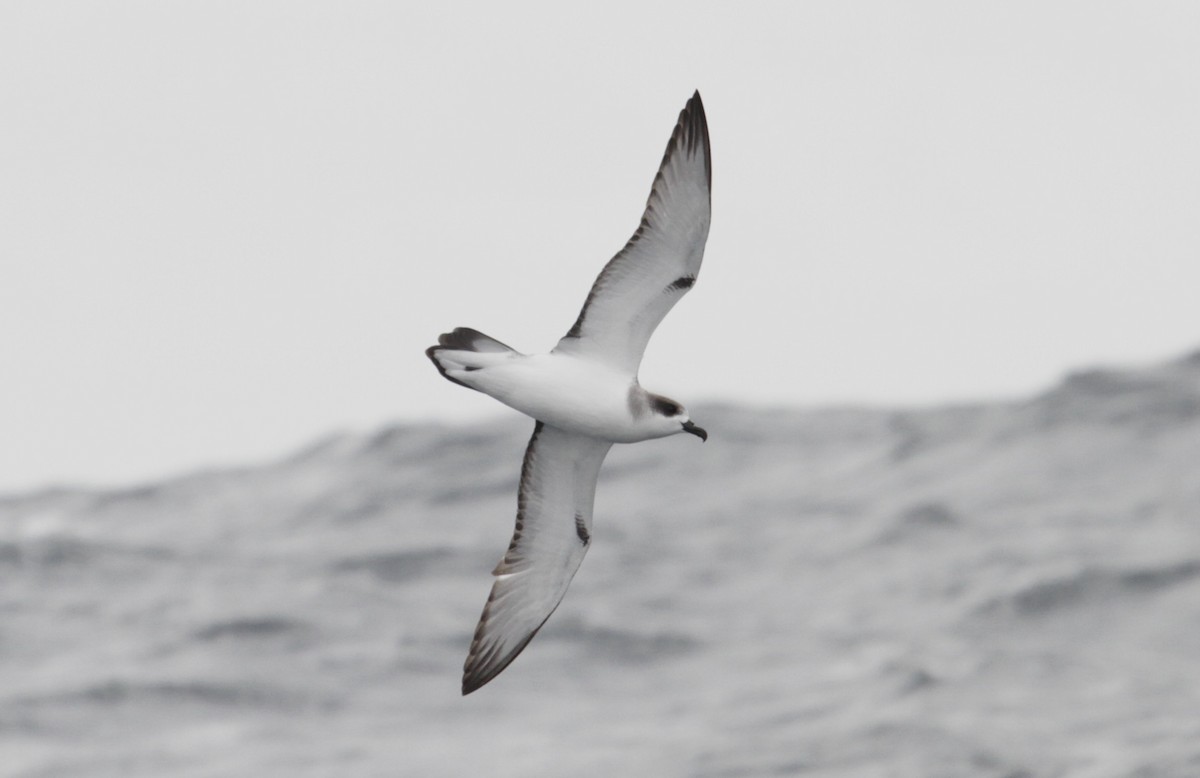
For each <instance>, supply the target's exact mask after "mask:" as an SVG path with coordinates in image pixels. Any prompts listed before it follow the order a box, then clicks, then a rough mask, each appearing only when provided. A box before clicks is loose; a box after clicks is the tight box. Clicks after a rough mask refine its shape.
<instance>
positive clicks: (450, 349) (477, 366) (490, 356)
mask: <svg viewBox="0 0 1200 778" xmlns="http://www.w3.org/2000/svg"><path fill="white" fill-rule="evenodd" d="M519 355H520V352H519V351H517V350H516V349H514V348H510V347H509V346H506V345H504V344H503V343H501V342H500V341H498V340H496V339H495V338H490V337H488V336H487V335H484V334H483V333H482V332H479V331H478V330H473V329H471V328H470V327H458V328H456V329H455V330H454V331H453V332H446V333H443V334H441V335H439V336H438V345H436V346H430V347H429V348H427V349H425V356H427V357H429V359H430V360H431V361H432V362H433V364H434V367H436V368H437V369H438V372H439V373H441V374H442V377H443V378H445V379H446V380H447V381H453V382H454V383H456V384H458V385H460V386H465V387H467V388H468V389H474V388H475V387H473V386H471V385H470V384H469V383H467V380H469V379H467V374H468V373H471V372H474V371H476V370H482V369H483V368H485V367H488V366H489V365H495V364H499V363H500V362H503V361H505V360H507V359H509V358H510V357H513V356H519Z"/></svg>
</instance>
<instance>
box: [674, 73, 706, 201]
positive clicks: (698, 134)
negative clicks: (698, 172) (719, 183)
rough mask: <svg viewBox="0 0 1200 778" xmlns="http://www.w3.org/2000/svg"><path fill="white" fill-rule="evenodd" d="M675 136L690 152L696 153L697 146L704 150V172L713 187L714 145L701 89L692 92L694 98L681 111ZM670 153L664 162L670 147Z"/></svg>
mask: <svg viewBox="0 0 1200 778" xmlns="http://www.w3.org/2000/svg"><path fill="white" fill-rule="evenodd" d="M675 138H678V139H679V143H680V144H681V146H682V147H683V148H685V149H687V152H688V154H694V153H695V152H696V149H697V147H699V148H700V149H701V150H702V151H703V152H704V172H705V174H706V178H707V181H708V188H709V189H710V190H711V189H712V146H711V145H710V143H709V139H708V116H706V115H705V113H704V101H703V100H701V99H700V90H699V89H697V90H696V91H694V92H693V93H692V98H691V99H690V100H688V101H687V105H685V106H684V107H683V110H682V111H680V113H679V123H678V124H677V125H676V127H675V137H673V138H672V141H674V140H675ZM667 151H668V153H667V155H666V156H665V157H664V158H663V162H664V163H665V162H666V159H667V158H668V157H670V148H669V147H668V149H667Z"/></svg>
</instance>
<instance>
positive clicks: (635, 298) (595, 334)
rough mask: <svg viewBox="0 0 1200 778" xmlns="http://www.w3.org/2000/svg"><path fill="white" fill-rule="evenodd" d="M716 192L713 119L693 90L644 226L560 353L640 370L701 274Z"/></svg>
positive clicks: (605, 273) (600, 281) (597, 288)
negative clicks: (661, 327) (662, 326)
mask: <svg viewBox="0 0 1200 778" xmlns="http://www.w3.org/2000/svg"><path fill="white" fill-rule="evenodd" d="M711 189H712V152H711V150H710V148H709V142H708V122H707V120H706V119H705V116H704V105H703V104H702V103H701V102H700V93H699V92H696V94H694V95H693V96H692V99H691V100H689V101H688V103H687V105H686V106H685V107H684V109H683V112H682V113H680V114H679V122H678V123H677V124H676V125H675V131H674V132H673V133H672V134H671V140H670V142H668V143H667V151H666V153H665V154H664V155H663V161H662V165H661V166H660V167H659V170H658V175H657V176H656V177H655V178H654V186H653V187H652V188H651V190H650V198H649V200H647V202H646V212H645V213H644V214H643V215H642V223H641V224H640V225H639V226H638V228H637V232H635V233H633V237H632V238H630V239H629V242H628V243H626V244H625V248H623V249H621V252H620V253H619V254H617V255H616V256H615V257H613V258H612V259H611V260H609V263H608V264H607V265H605V266H604V270H602V271H601V272H600V275H599V277H597V278H596V283H594V284H593V285H592V290H591V292H589V293H588V297H587V301H586V302H585V303H584V304H583V310H582V311H580V312H579V318H578V319H577V320H576V321H575V325H574V326H573V327H571V330H570V332H568V333H567V334H566V337H564V338H563V339H562V340H560V341H559V342H558V346H557V347H555V349H554V350H555V351H556V352H563V353H569V354H577V355H580V356H586V357H587V358H588V359H593V360H597V361H602V362H604V363H606V364H609V365H612V366H613V367H616V368H618V369H621V370H625V371H627V372H629V373H630V374H631V375H634V374H636V373H637V369H638V365H639V364H641V361H642V354H643V352H645V350H646V344H647V343H648V342H649V341H650V336H651V335H652V334H654V329H655V328H656V327H657V326H658V323H659V322H661V321H662V319H663V317H664V316H666V315H667V311H669V310H671V307H672V306H673V305H675V302H676V301H677V300H679V298H680V297H682V296H683V295H684V294H686V293H687V291H688V289H691V288H692V284H694V283H695V282H696V276H697V275H699V273H700V262H701V260H703V258H704V243H705V241H706V240H707V239H708V225H709V221H710V214H711V197H710V191H711Z"/></svg>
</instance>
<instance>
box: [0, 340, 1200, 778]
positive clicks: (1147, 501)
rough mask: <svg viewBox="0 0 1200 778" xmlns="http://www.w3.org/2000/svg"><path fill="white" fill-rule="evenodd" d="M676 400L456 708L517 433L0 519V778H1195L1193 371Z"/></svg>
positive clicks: (622, 455) (1164, 368) (1199, 635)
mask: <svg viewBox="0 0 1200 778" xmlns="http://www.w3.org/2000/svg"><path fill="white" fill-rule="evenodd" d="M695 415H696V417H697V419H698V421H700V422H701V423H702V424H704V426H705V427H707V428H708V430H709V432H710V439H709V442H708V443H707V444H700V442H699V441H697V440H696V439H694V438H692V437H690V436H678V437H676V438H672V439H667V440H662V441H656V442H650V443H644V444H638V445H636V446H618V447H616V448H614V450H613V453H612V454H611V455H610V457H609V460H608V462H607V463H606V465H605V468H604V471H603V472H602V475H601V482H600V488H599V490H598V496H597V502H596V519H595V526H594V530H593V543H592V547H591V550H590V552H589V555H588V558H587V559H586V560H585V561H584V564H583V567H582V568H581V569H580V572H579V574H578V576H577V577H576V579H575V582H574V584H573V585H572V588H571V591H570V592H568V594H567V597H566V599H565V600H564V602H563V604H562V606H561V607H560V608H559V609H558V611H557V612H556V614H555V615H554V617H553V618H552V619H551V620H550V622H549V623H548V624H547V625H546V627H545V628H544V629H543V630H542V632H541V633H540V634H539V635H538V637H537V638H536V639H535V640H534V641H533V642H532V643H531V644H530V646H529V648H528V649H527V650H526V651H525V653H524V654H523V655H522V656H521V657H519V658H518V659H517V660H516V662H514V663H513V665H512V666H510V667H509V668H508V670H506V671H505V672H504V673H503V674H502V675H501V676H500V677H499V678H497V679H496V680H495V681H493V682H492V683H491V684H489V685H488V686H486V687H484V688H483V689H481V690H480V691H478V692H476V693H475V694H473V695H471V696H469V697H466V698H464V697H462V696H460V694H459V679H460V672H461V666H462V662H463V659H464V657H465V653H466V649H467V645H468V643H469V641H470V637H471V633H472V631H473V630H474V627H475V622H476V620H477V618H478V616H479V612H480V610H481V608H482V606H483V602H484V599H485V598H486V596H487V592H488V589H489V587H490V583H491V579H490V575H489V573H490V570H491V568H492V567H493V565H494V564H495V563H496V561H497V560H498V559H499V557H500V555H501V554H502V552H503V551H504V549H505V547H506V545H507V543H508V539H509V536H510V534H511V532H512V523H513V516H514V513H515V505H516V480H517V471H518V468H519V462H520V457H521V454H522V452H523V449H524V446H525V443H526V440H527V438H528V435H529V432H530V429H531V427H532V423H530V422H527V421H525V420H520V419H517V418H515V417H509V418H507V419H505V420H502V421H497V422H495V423H490V424H486V425H483V426H478V427H473V428H465V427H453V428H450V427H438V426H393V427H388V428H385V429H381V430H379V431H378V432H377V433H375V434H371V435H341V436H334V437H330V438H328V439H326V440H323V441H320V442H318V443H317V444H315V445H314V446H312V447H311V448H309V449H307V450H305V451H302V452H299V453H297V454H295V455H293V456H290V457H288V458H286V459H283V460H281V461H279V462H276V463H273V464H270V465H267V466H263V467H258V468H249V469H239V470H228V471H219V472H205V473H196V474H191V475H185V476H182V477H179V478H175V479H172V480H169V481H165V482H162V483H153V484H146V485H144V486H140V487H138V488H133V489H125V490H119V491H103V492H100V491H84V490H71V489H62V490H57V491H49V492H40V493H35V494H23V495H8V496H5V497H3V498H0V775H4V776H21V777H22V778H33V777H34V776H39V777H46V778H49V777H50V776H64V777H65V776H89V777H91V776H100V777H104V776H275V775H278V776H329V775H352V776H409V775H412V776H468V775H488V776H494V777H495V778H501V777H503V776H531V775H533V776H563V775H622V776H628V775H653V776H709V777H712V778H716V777H717V776H728V777H730V778H732V777H734V776H770V775H805V776H831V777H832V776H837V777H839V778H841V777H845V778H851V777H853V778H872V777H874V776H879V777H880V778H885V777H887V778H890V777H892V776H900V777H906V776H912V777H913V778H939V777H942V776H945V777H947V778H949V777H951V776H982V777H983V778H1035V777H1036V778H1049V777H1051V776H1072V777H1076V776H1077V777H1079V778H1085V777H1086V778H1100V777H1102V776H1126V777H1128V778H1195V777H1196V776H1200V356H1193V357H1190V358H1185V359H1181V360H1178V361H1175V362H1172V363H1169V364H1165V365H1161V366H1158V367H1155V368H1152V369H1144V370H1139V371H1107V370H1093V371H1087V372H1081V373H1077V374H1073V375H1071V376H1069V377H1068V378H1067V379H1065V380H1064V381H1063V382H1062V383H1061V384H1059V385H1058V386H1056V387H1054V388H1053V389H1051V390H1049V391H1047V392H1045V393H1043V394H1040V395H1038V396H1036V397H1031V398H1026V399H1021V400H1016V401H1012V402H1008V403H998V404H990V405H977V406H960V407H947V408H932V409H922V410H903V409H902V410H877V409H856V408H827V409H814V410H783V409H744V408H735V407H708V408H703V407H701V408H697V409H695Z"/></svg>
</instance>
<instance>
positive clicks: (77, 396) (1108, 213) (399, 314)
mask: <svg viewBox="0 0 1200 778" xmlns="http://www.w3.org/2000/svg"><path fill="white" fill-rule="evenodd" d="M1197 52H1200V4H1195V3H1190V2H1177V3H1141V2H1137V3H1134V2H1130V3H1111V2H1076V3H1048V2H1030V3H1012V2H1006V3H969V4H968V3H958V2H944V3H909V4H896V3H820V4H817V3H810V4H800V3H791V4H784V3H779V4H754V3H740V4H736V5H735V4H716V3H713V4H703V3H644V2H638V3H608V4H605V6H604V7H603V9H600V8H595V7H593V8H590V9H583V10H580V9H577V8H568V7H566V6H565V5H563V4H555V3H537V4H507V3H506V4H441V5H438V6H436V7H433V6H432V5H431V6H430V7H419V6H416V5H415V4H413V5H408V4H396V3H390V2H337V3H333V2H329V3H312V2H297V1H296V0H286V1H280V2H254V3H244V2H204V3H200V2H191V3H187V2H179V3H161V2H137V3H134V2H110V3H103V4H100V3H86V2H15V3H5V4H3V5H0V225H2V226H0V263H2V267H3V275H2V278H0V369H2V370H3V374H2V376H0V491H11V490H16V489H25V488H31V487H36V486H41V485H46V484H51V483H85V484H119V483H127V482H132V481H137V480H140V479H145V478H150V477H157V476H160V475H163V474H167V473H172V472H177V471H182V470H185V469H188V468H191V467H195V466H199V465H213V464H224V463H230V464H236V463H241V462H248V461H255V460H259V459H262V458H269V457H272V456H275V455H278V454H282V453H285V452H286V451H287V450H289V449H290V448H291V447H294V446H297V445H299V444H302V443H304V442H306V441H308V440H310V439H312V438H313V437H315V436H318V435H320V434H322V433H325V432H328V431H331V430H335V429H342V428H361V429H366V428H370V427H372V426H375V425H378V424H380V423H383V422H385V421H390V420H397V419H404V420H420V419H445V420H463V419H472V418H479V417H482V416H485V415H487V414H501V413H505V412H508V411H506V410H505V409H503V408H501V407H500V406H498V405H495V403H494V402H493V401H491V400H489V399H488V398H486V397H483V396H481V395H478V394H475V393H472V392H468V391H466V390H463V389H460V388H459V387H456V386H453V385H451V384H449V383H447V382H446V381H444V380H442V379H441V378H440V377H439V376H438V375H437V373H436V372H435V371H434V369H433V368H432V366H430V365H429V364H428V362H427V361H426V359H425V357H424V355H423V353H422V352H423V349H424V348H425V347H426V346H427V345H429V344H431V343H433V342H434V341H435V339H436V337H437V335H438V333H439V332H442V331H444V330H447V329H449V328H452V327H454V326H457V325H467V326H472V327H475V328H477V329H480V330H482V331H484V332H487V333H488V334H490V335H492V336H494V337H496V338H498V339H500V340H503V341H505V342H506V343H509V344H510V345H512V346H514V347H516V348H519V349H522V350H527V351H537V350H544V349H547V348H549V347H551V346H552V345H553V344H554V342H555V341H556V340H557V339H558V337H559V336H560V335H562V334H563V332H565V330H566V329H567V328H568V327H569V326H570V324H571V322H572V321H573V320H574V317H575V315H576V313H577V312H578V309H579V306H580V305H581V304H582V302H583V298H584V296H585V295H586V292H587V289H588V287H589V285H590V284H591V281H592V279H593V278H594V277H595V275H596V273H597V272H599V270H600V268H601V266H602V265H603V264H604V262H605V261H606V260H607V259H608V258H609V257H610V256H611V255H612V254H613V253H614V252H615V251H617V250H618V249H619V248H620V247H621V246H622V245H623V244H624V242H625V240H626V238H627V237H628V236H629V234H630V233H631V232H632V231H633V229H634V227H635V226H636V224H637V220H638V217H639V216H640V213H641V209H642V206H643V204H644V201H645V197H646V194H647V192H648V191H649V186H650V182H651V179H652V178H653V174H654V171H655V169H656V167H657V164H658V161H659V158H660V156H661V154H662V150H663V147H664V145H665V143H666V140H667V137H668V135H669V133H670V130H671V128H672V125H673V123H674V121H675V117H676V115H677V114H678V112H679V110H680V109H681V108H682V107H683V104H684V102H685V101H686V100H687V98H688V97H689V96H690V94H691V92H692V90H693V89H696V88H699V89H700V91H701V93H702V94H703V96H704V101H705V106H706V108H707V111H708V117H709V125H710V129H711V134H712V139H713V141H712V142H713V165H714V195H713V227H712V232H711V236H710V240H709V245H708V253H707V256H706V264H705V268H704V272H703V273H702V275H701V277H700V281H699V283H698V284H697V286H696V288H695V289H694V290H693V292H692V293H691V294H690V295H689V296H688V297H687V298H686V299H685V300H684V301H683V302H682V303H681V304H680V305H679V306H677V308H676V309H675V310H674V311H673V312H672V314H671V315H670V316H669V317H668V318H667V320H666V321H665V322H664V324H663V326H662V327H661V328H660V330H659V332H658V334H657V336H656V338H655V340H654V341H652V342H651V345H650V349H649V351H648V353H647V357H646V361H645V363H644V365H643V370H642V382H643V384H645V385H647V386H648V387H650V388H652V389H656V390H658V391H662V392H665V393H668V394H670V395H671V396H673V397H677V398H679V399H681V400H683V401H685V402H687V403H688V404H689V405H693V406H694V405H696V404H697V403H698V402H701V401H704V400H714V399H721V400H730V401H741V402H751V403H759V404H764V403H772V404H776V403H778V404H789V405H797V404H806V405H809V404H814V403H829V402H839V403H840V402H869V403H875V404H879V403H887V404H897V403H930V402H939V401H944V400H967V399H975V398H991V397H1002V396H1016V395H1020V394H1022V393H1028V392H1031V391H1035V390H1037V389H1039V388H1042V387H1044V386H1046V385H1047V384H1048V383H1050V382H1052V381H1053V380H1055V379H1056V378H1057V377H1058V376H1059V375H1060V374H1061V373H1062V372H1063V371H1064V370H1067V369H1070V368H1072V367H1078V366H1084V365H1089V364H1095V363H1124V362H1131V361H1132V362H1139V361H1152V360H1157V359H1162V358H1168V357H1172V356H1175V355H1177V354H1179V353H1182V352H1184V351H1186V350H1189V349H1191V348H1194V347H1196V346H1200V327H1198V323H1200V313H1198V310H1200V309H1198V306H1197V289H1200V219H1198V218H1197V215H1198V214H1200V145H1198V144H1197V142H1196V138H1198V137H1200V92H1198V91H1197V88H1196V84H1197V82H1198V81H1200V56H1198V55H1197Z"/></svg>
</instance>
